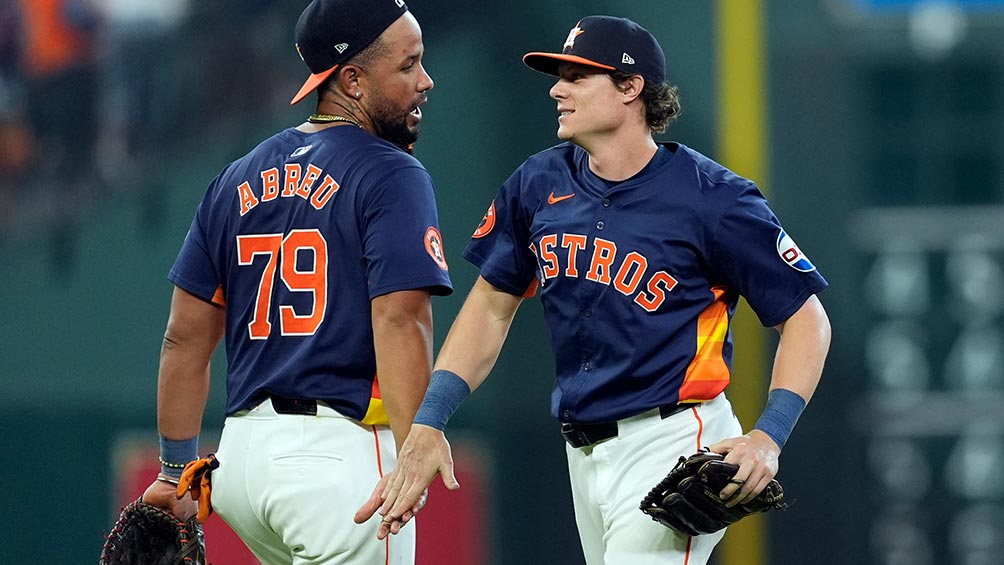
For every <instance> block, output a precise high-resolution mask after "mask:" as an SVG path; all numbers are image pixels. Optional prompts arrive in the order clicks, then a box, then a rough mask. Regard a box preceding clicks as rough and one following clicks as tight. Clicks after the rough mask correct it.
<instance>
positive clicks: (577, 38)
mask: <svg viewBox="0 0 1004 565" xmlns="http://www.w3.org/2000/svg"><path fill="white" fill-rule="evenodd" d="M566 61H567V62H570V63H579V64H580V65H586V66H589V67H598V68H600V69H605V70H608V71H621V72H624V73H628V74H632V75H641V76H643V77H644V78H645V81H646V82H648V83H650V84H662V83H663V81H665V80H666V55H665V54H664V53H663V51H662V47H661V46H660V45H659V42H658V41H656V39H655V36H653V35H652V34H651V33H649V32H648V30H647V29H645V28H643V27H641V26H640V25H638V24H636V23H635V22H633V21H631V20H629V19H627V18H617V17H614V16H589V17H586V18H582V19H581V20H580V21H579V23H577V24H575V27H573V28H572V30H571V31H569V32H568V38H567V39H565V45H564V46H562V49H561V53H538V52H533V53H527V54H526V55H523V62H524V63H525V64H526V66H528V67H530V68H531V69H533V70H535V71H540V72H542V73H547V74H549V75H557V74H558V65H560V64H561V63H562V62H566Z"/></svg>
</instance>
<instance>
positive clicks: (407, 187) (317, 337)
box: [169, 126, 452, 424]
mask: <svg viewBox="0 0 1004 565" xmlns="http://www.w3.org/2000/svg"><path fill="white" fill-rule="evenodd" d="M438 226H439V221H438V217H437V213H436V205H435V199H434V195H433V186H432V180H431V179H430V177H429V174H428V173H427V172H426V170H425V168H424V167H423V166H422V164H421V163H419V161H418V160H417V159H415V158H414V157H412V156H411V155H408V154H407V153H405V152H403V151H401V150H400V149H398V148H396V147H394V146H393V145H391V144H390V143H387V142H385V141H383V140H381V139H379V138H377V137H375V136H373V135H371V134H369V133H367V132H365V131H363V130H362V129H360V128H356V127H350V126H338V127H332V128H327V129H324V130H322V131H320V132H316V133H311V134H307V133H303V132H300V131H298V130H296V129H287V130H285V131H282V132H280V133H278V134H276V135H275V136H273V137H271V138H269V139H267V140H265V141H264V142H262V143H261V144H260V145H259V146H258V147H256V148H255V149H254V150H253V151H251V153H249V154H248V155H246V156H244V157H243V158H241V159H239V160H237V161H235V162H233V163H231V164H230V165H228V166H227V167H226V168H225V169H224V170H223V171H222V172H221V173H220V174H219V176H217V177H216V179H215V180H214V181H213V182H212V183H211V184H210V186H209V190H208V191H207V193H206V196H205V198H204V199H203V201H202V203H201V204H200V206H199V209H198V211H197V212H196V214H195V219H194V220H193V222H192V226H191V229H190V230H189V233H188V236H187V237H186V239H185V243H184V245H183V246H182V249H181V252H180V253H179V255H178V258H177V261H176V262H175V264H174V267H173V268H172V269H171V272H170V275H169V278H170V280H171V281H173V282H174V283H175V284H176V285H178V286H179V287H181V288H183V289H185V290H187V291H188V292H191V293H192V294H194V295H196V296H198V297H200V298H202V299H204V300H212V301H214V302H216V303H218V304H221V305H225V307H226V338H225V341H226V350H227V360H228V364H227V409H226V410H227V415H232V414H234V413H235V412H238V411H240V410H243V409H246V408H249V407H251V406H252V405H253V404H254V403H255V402H257V401H260V400H261V399H262V398H263V397H264V396H266V395H267V394H270V393H271V394H276V395H280V396H285V397H290V398H307V399H315V400H323V401H325V402H326V403H328V404H329V405H330V406H332V407H333V408H335V409H337V410H338V411H340V412H341V413H343V414H345V415H346V416H350V417H352V418H355V419H358V420H360V421H364V422H365V423H374V424H378V423H386V413H385V412H384V411H383V409H382V403H381V402H380V400H379V398H380V395H379V387H378V386H377V381H376V355H375V353H374V349H373V330H372V322H371V318H370V315H371V312H370V300H371V299H372V298H374V297H377V296H380V295H383V294H387V293H391V292H395V291H400V290H411V289H428V290H429V292H431V293H432V294H437V295H445V294H449V293H450V292H452V285H451V282H450V278H449V274H448V271H447V265H446V260H445V256H444V252H443V240H442V237H441V235H440V232H439V227H438Z"/></svg>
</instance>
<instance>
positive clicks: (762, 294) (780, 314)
mask: <svg viewBox="0 0 1004 565" xmlns="http://www.w3.org/2000/svg"><path fill="white" fill-rule="evenodd" d="M712 267H713V268H714V269H715V270H716V271H717V272H718V274H719V275H720V276H721V277H722V278H723V279H724V280H725V282H726V283H727V284H728V285H729V286H730V287H731V288H734V289H735V290H737V291H738V292H739V294H741V295H742V296H743V297H745V298H746V301H747V302H748V303H749V305H750V307H752V308H753V311H754V312H756V314H757V317H759V318H760V322H761V323H762V324H763V325H764V326H775V325H777V324H779V323H781V322H783V321H785V320H787V319H788V318H789V317H791V315H792V314H794V313H795V312H796V311H797V310H798V309H799V308H800V307H801V306H802V304H804V303H805V301H806V300H808V298H809V297H810V296H811V295H813V294H817V293H819V292H820V291H822V290H823V289H825V288H826V287H827V285H828V283H827V282H826V279H824V278H823V276H822V275H820V274H819V272H818V271H817V270H816V267H815V265H813V264H812V262H811V261H810V260H809V258H808V257H807V256H806V255H805V254H804V253H803V252H802V251H801V249H799V248H798V246H797V245H795V242H794V240H793V239H792V238H791V236H790V235H789V234H788V233H787V232H786V231H785V230H784V228H783V227H782V226H781V223H780V221H779V220H778V219H777V217H776V216H775V215H774V213H773V212H772V211H771V209H770V207H769V206H768V204H767V200H766V199H765V198H764V197H763V195H762V194H761V193H760V191H759V190H758V189H757V188H756V186H755V185H753V184H752V183H751V184H750V185H749V186H747V187H746V188H745V189H743V190H742V192H740V194H739V195H738V198H736V200H735V202H734V203H733V204H732V205H731V206H730V207H729V209H728V210H727V211H726V212H725V214H724V216H722V219H721V221H720V222H719V224H718V226H717V228H716V230H715V233H714V242H713V246H712Z"/></svg>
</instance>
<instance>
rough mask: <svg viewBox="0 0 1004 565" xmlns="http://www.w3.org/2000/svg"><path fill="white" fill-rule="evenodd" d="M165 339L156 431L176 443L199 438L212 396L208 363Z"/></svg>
mask: <svg viewBox="0 0 1004 565" xmlns="http://www.w3.org/2000/svg"><path fill="white" fill-rule="evenodd" d="M176 347H177V346H176V345H168V343H167V340H166V339H165V343H164V351H163V353H162V354H161V360H160V377H159V378H158V381H157V428H158V430H159V431H160V435H162V436H164V437H166V438H169V439H174V440H181V439H188V438H191V437H195V436H197V435H199V431H200V430H201V428H202V414H203V412H204V410H205V407H206V398H207V397H208V396H209V362H208V360H205V361H203V360H196V359H192V358H191V356H189V355H186V354H185V353H184V352H180V351H177V350H176V349H173V348H176Z"/></svg>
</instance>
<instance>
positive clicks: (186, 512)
mask: <svg viewBox="0 0 1004 565" xmlns="http://www.w3.org/2000/svg"><path fill="white" fill-rule="evenodd" d="M141 500H142V501H143V502H145V503H147V504H150V505H152V506H157V507H159V508H163V509H165V510H167V511H168V512H170V513H171V514H174V516H175V518H177V519H179V520H182V521H186V520H188V519H189V518H191V517H192V516H195V513H196V512H197V511H198V509H199V506H198V503H197V502H195V501H194V500H191V499H189V498H188V497H187V496H186V497H185V498H182V499H179V498H178V489H177V487H176V486H174V485H173V484H170V483H167V482H164V481H161V480H156V481H154V482H153V484H151V485H150V486H148V487H147V488H146V491H145V492H143V497H142V499H141Z"/></svg>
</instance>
